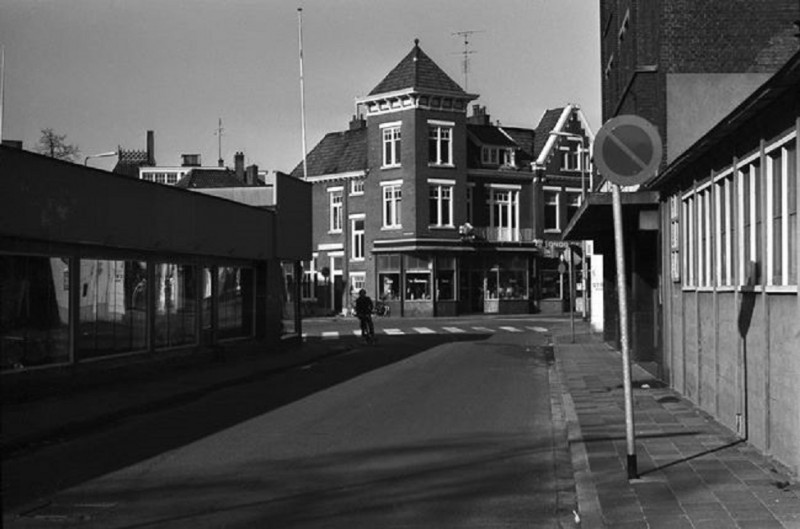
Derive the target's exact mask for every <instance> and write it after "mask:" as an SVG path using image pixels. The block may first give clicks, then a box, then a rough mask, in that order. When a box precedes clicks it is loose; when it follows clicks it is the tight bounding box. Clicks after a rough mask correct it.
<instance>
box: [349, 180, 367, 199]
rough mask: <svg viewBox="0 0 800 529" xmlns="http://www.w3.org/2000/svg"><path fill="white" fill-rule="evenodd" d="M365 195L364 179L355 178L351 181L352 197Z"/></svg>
mask: <svg viewBox="0 0 800 529" xmlns="http://www.w3.org/2000/svg"><path fill="white" fill-rule="evenodd" d="M363 194H364V179H363V178H355V179H353V180H350V196H360V195H363Z"/></svg>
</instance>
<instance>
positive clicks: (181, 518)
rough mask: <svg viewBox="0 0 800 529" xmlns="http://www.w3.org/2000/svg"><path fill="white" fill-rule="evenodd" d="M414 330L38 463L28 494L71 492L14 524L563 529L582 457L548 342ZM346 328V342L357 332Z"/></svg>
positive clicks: (527, 335) (112, 431)
mask: <svg viewBox="0 0 800 529" xmlns="http://www.w3.org/2000/svg"><path fill="white" fill-rule="evenodd" d="M406 323H407V324H406V325H405V328H406V330H407V331H408V332H404V333H403V334H396V335H391V336H388V335H385V334H383V335H381V336H380V340H379V343H378V344H377V345H375V346H371V347H364V346H350V347H348V348H345V349H343V351H344V352H343V353H342V354H341V355H338V356H336V357H333V358H329V359H326V360H323V361H320V362H318V363H315V364H311V365H307V366H304V367H303V368H300V369H297V370H294V371H291V372H287V373H283V374H281V375H276V376H272V377H269V378H265V379H263V380H257V381H254V382H250V383H247V384H242V385H239V386H235V387H231V388H227V389H224V390H220V391H217V392H214V393H212V394H210V395H208V396H206V397H204V398H202V399H199V400H197V401H195V402H192V403H189V404H186V405H183V406H180V407H176V408H172V409H169V410H163V411H161V412H159V413H153V414H149V415H147V416H141V417H134V418H131V419H130V420H128V421H125V422H124V423H123V424H118V425H114V426H113V427H110V428H109V429H107V430H105V431H102V432H97V433H95V434H92V435H89V436H86V437H84V438H81V439H74V440H71V441H69V442H67V443H63V444H61V445H58V446H53V447H49V448H47V449H44V450H41V451H39V452H37V453H35V454H29V455H26V456H25V457H24V458H21V460H19V461H16V462H15V463H14V464H15V465H17V466H16V467H15V468H11V470H12V471H13V472H14V475H15V476H16V479H22V478H21V476H23V475H24V473H25V472H28V473H29V476H30V478H31V480H33V481H36V479H39V480H40V481H42V485H41V486H40V488H39V489H36V488H35V487H34V488H33V490H31V491H29V494H35V493H36V492H37V491H38V492H41V491H44V490H59V491H60V492H57V493H54V494H48V495H47V496H46V497H45V498H44V501H43V502H42V503H41V505H42V507H41V508H38V509H37V508H33V509H31V510H30V512H29V513H28V514H27V515H26V516H22V517H18V516H14V517H10V516H7V517H4V526H6V527H53V526H54V523H57V524H62V523H63V524H69V525H70V526H76V527H102V528H121V527H125V528H134V527H168V528H173V527H175V528H177V527H187V528H189V527H192V528H194V527H237V528H238V527H280V528H284V527H285V528H290V527H291V528H295V527H296V528H301V527H303V528H304V527H325V528H336V527H348V528H350V527H370V528H371V527H426V528H427V527H437V528H444V527H454V528H455V527H458V528H469V527H480V528H490V527H527V528H530V527H558V525H557V523H558V520H559V519H563V518H564V516H565V512H564V509H565V506H564V505H559V503H558V501H559V500H558V498H559V495H558V488H559V486H562V487H563V482H562V483H561V484H559V480H558V479H557V474H558V469H557V460H558V459H559V457H561V459H563V456H564V453H566V451H567V447H566V445H565V443H563V441H562V440H560V439H559V437H558V435H559V433H558V432H557V431H555V430H554V423H553V417H552V416H551V398H550V397H551V396H550V388H549V376H550V369H551V368H550V364H549V362H548V359H547V358H546V350H547V349H546V347H544V346H545V345H546V343H547V340H548V334H547V333H545V332H543V331H542V329H539V330H536V331H535V330H531V328H526V327H525V325H527V326H528V327H532V326H536V325H539V324H537V323H524V324H522V323H523V322H519V323H520V325H518V324H516V323H513V322H512V323H511V324H509V323H508V322H499V323H497V324H495V325H494V327H492V326H491V325H489V324H486V322H483V323H480V324H476V325H474V326H478V327H484V328H490V327H491V328H490V329H489V331H492V332H486V331H478V330H475V329H472V330H471V331H469V330H468V329H466V327H468V325H466V322H464V321H463V320H462V321H461V323H462V324H464V326H465V329H466V331H467V332H464V333H456V332H452V333H451V334H440V333H438V332H437V333H435V334H431V335H428V334H426V333H424V332H423V333H420V332H419V331H414V329H415V328H417V329H418V328H420V327H419V326H414V325H413V322H411V323H408V322H406ZM441 324H442V325H445V324H446V322H442V323H441ZM326 325H331V324H330V323H326ZM334 325H340V326H341V327H342V330H341V335H342V338H340V339H342V340H344V338H343V336H344V335H345V334H346V333H347V332H348V329H349V328H350V327H351V326H352V322H345V323H340V324H334ZM437 325H438V323H437ZM501 325H504V326H509V325H513V326H515V328H518V329H517V330H515V331H510V330H505V331H501V330H499V329H497V330H495V328H498V327H499V326H501ZM313 327H314V324H310V325H307V329H308V330H309V331H312V332H313ZM379 328H380V326H379ZM392 328H394V327H392ZM321 332H328V333H332V332H335V331H331V330H326V331H321ZM350 332H351V331H350ZM351 334H352V332H351ZM320 336H321V335H320ZM330 337H331V335H330V334H329V335H327V336H326V338H325V339H328V338H330ZM320 339H322V338H320ZM350 340H351V341H353V338H352V336H350ZM9 465H11V463H9ZM6 470H7V469H6V466H5V465H4V473H5V472H6ZM48 472H49V473H51V478H50V481H51V483H49V488H48V487H47V486H45V483H46V482H47V474H48ZM35 478H36V479H35ZM52 481H56V483H55V484H54V483H52ZM562 481H563V480H562Z"/></svg>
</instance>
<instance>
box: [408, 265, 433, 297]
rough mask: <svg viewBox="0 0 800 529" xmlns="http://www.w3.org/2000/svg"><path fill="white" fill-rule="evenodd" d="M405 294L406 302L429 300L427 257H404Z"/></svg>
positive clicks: (429, 267)
mask: <svg viewBox="0 0 800 529" xmlns="http://www.w3.org/2000/svg"><path fill="white" fill-rule="evenodd" d="M405 260H406V263H405V264H406V273H405V277H406V292H405V294H406V295H405V299H406V300H408V301H416V300H429V299H431V264H432V263H431V261H430V259H429V258H427V257H417V256H414V255H406V256H405Z"/></svg>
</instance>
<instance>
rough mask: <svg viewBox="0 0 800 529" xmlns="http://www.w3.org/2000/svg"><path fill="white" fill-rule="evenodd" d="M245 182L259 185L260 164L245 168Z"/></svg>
mask: <svg viewBox="0 0 800 529" xmlns="http://www.w3.org/2000/svg"><path fill="white" fill-rule="evenodd" d="M245 183H246V184H247V185H251V186H255V185H258V166H257V165H256V164H253V165H249V166H248V167H247V169H246V170H245Z"/></svg>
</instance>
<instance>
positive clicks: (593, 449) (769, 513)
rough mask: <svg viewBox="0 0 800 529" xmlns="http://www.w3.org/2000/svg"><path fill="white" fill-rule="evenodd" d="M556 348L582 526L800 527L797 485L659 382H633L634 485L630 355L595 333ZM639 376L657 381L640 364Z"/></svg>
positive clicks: (561, 341) (562, 339)
mask: <svg viewBox="0 0 800 529" xmlns="http://www.w3.org/2000/svg"><path fill="white" fill-rule="evenodd" d="M554 342H555V343H554V348H555V356H556V361H557V366H558V372H559V376H560V378H561V384H562V386H563V389H564V390H565V392H564V397H565V410H566V417H567V422H568V429H569V438H570V448H571V451H572V459H573V469H574V472H575V479H576V489H577V490H576V492H577V495H578V503H579V507H580V510H581V517H582V524H581V526H582V527H587V528H591V529H595V528H598V527H609V528H615V529H617V528H619V529H629V528H630V529H633V528H653V529H655V528H696V529H712V528H713V529H716V528H725V529H733V528H741V529H749V528H752V529H771V528H784V529H789V528H792V529H800V485H798V483H797V481H796V480H795V481H793V480H792V479H791V477H790V476H789V475H788V474H787V473H786V472H785V471H784V470H782V469H781V468H780V467H779V465H776V464H773V463H772V462H771V461H770V460H769V459H768V458H766V457H764V456H763V455H762V454H761V453H760V452H759V451H758V450H756V449H755V448H753V447H751V446H750V445H748V444H747V443H745V442H743V441H740V440H739V439H738V438H737V437H736V436H735V435H734V434H733V433H732V432H731V431H729V430H728V429H726V428H725V427H723V426H721V425H720V424H718V423H717V422H715V421H714V420H713V419H712V418H710V417H709V416H708V415H707V414H705V413H703V412H701V411H700V410H698V409H697V408H695V407H694V406H693V405H692V403H691V402H689V401H687V400H685V399H683V398H681V396H680V395H679V394H678V393H676V392H674V391H672V390H670V389H668V388H660V387H659V385H658V384H657V383H653V384H651V387H650V388H637V387H636V386H637V384H636V383H634V391H633V398H634V423H635V432H636V441H637V442H636V453H637V459H638V470H639V479H635V480H631V481H629V480H628V479H627V471H626V454H627V444H626V437H625V413H624V395H623V390H622V363H621V355H620V354H619V353H618V352H616V351H614V350H612V349H611V348H610V347H609V346H607V345H606V344H604V343H602V341H601V340H600V338H599V337H598V336H596V335H592V334H578V335H577V336H576V340H575V342H576V343H571V337H570V336H569V335H567V336H556V337H555V338H554ZM632 378H633V380H634V382H641V381H647V380H652V376H651V375H650V374H648V373H647V372H646V371H644V370H643V369H641V368H640V367H639V366H635V365H634V366H633V370H632Z"/></svg>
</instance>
